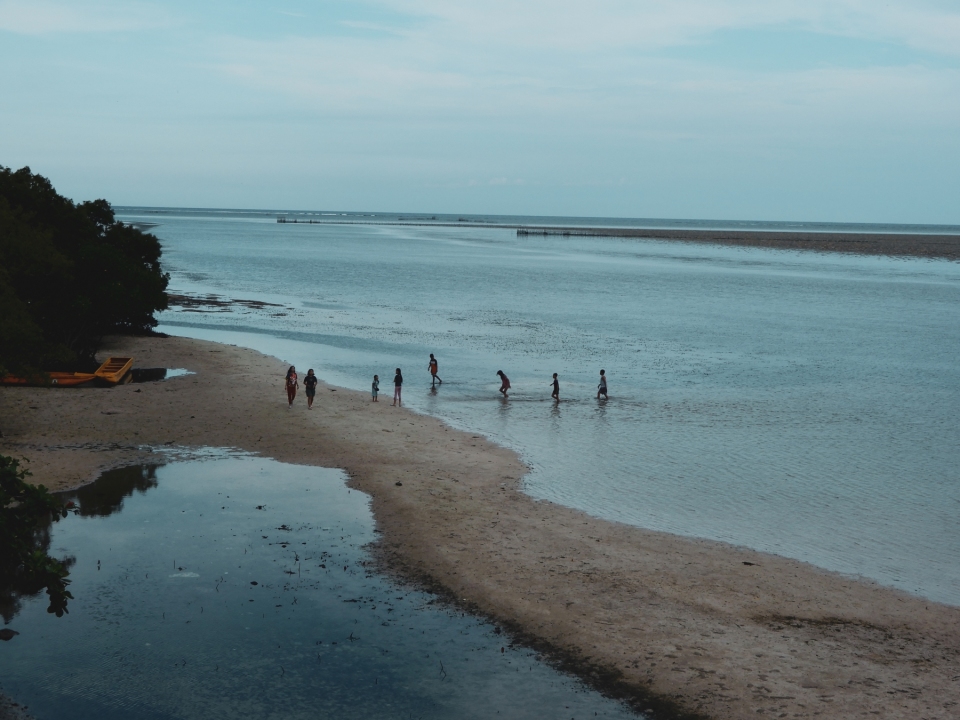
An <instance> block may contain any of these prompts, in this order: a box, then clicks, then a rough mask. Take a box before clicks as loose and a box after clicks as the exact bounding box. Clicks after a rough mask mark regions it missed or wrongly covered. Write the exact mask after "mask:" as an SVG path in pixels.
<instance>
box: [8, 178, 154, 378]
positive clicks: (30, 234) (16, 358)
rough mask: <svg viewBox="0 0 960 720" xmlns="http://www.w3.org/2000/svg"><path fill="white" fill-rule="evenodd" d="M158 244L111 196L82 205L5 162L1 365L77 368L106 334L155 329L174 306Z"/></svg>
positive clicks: (87, 362)
mask: <svg viewBox="0 0 960 720" xmlns="http://www.w3.org/2000/svg"><path fill="white" fill-rule="evenodd" d="M161 252H162V251H161V246H160V241H159V240H158V239H157V238H156V237H155V236H153V235H150V234H148V233H144V232H142V231H140V230H137V229H136V228H133V227H130V226H127V225H124V224H123V223H121V222H118V221H117V220H116V218H115V217H114V214H113V209H112V208H111V207H110V205H109V203H107V201H106V200H94V201H92V202H84V203H80V204H76V203H73V202H72V201H70V200H68V199H67V198H65V197H63V196H61V195H59V194H58V193H57V192H56V190H54V188H53V185H52V184H51V183H50V181H49V180H47V179H46V178H44V177H42V176H40V175H36V174H34V173H32V172H31V171H30V168H27V167H25V168H22V169H20V170H17V171H13V170H10V169H9V168H5V167H2V166H0V373H6V372H13V373H31V372H36V371H38V370H53V369H76V368H77V367H79V366H82V365H90V364H92V363H93V358H94V355H95V354H96V352H97V350H98V348H99V346H100V344H101V342H102V340H103V337H104V336H105V335H108V334H111V333H130V334H136V333H148V332H150V331H152V329H153V328H154V327H156V324H157V321H156V318H155V317H154V313H156V312H157V311H159V310H163V309H165V308H166V307H167V296H166V288H167V283H168V281H169V276H168V275H167V274H165V273H164V272H163V270H162V268H161V266H160V257H161Z"/></svg>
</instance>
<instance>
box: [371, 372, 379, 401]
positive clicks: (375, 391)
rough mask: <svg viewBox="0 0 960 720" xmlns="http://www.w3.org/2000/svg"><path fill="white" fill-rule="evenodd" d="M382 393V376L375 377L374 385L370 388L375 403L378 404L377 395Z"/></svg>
mask: <svg viewBox="0 0 960 720" xmlns="http://www.w3.org/2000/svg"><path fill="white" fill-rule="evenodd" d="M379 392H380V376H379V375H374V376H373V384H372V385H371V386H370V394H371V395H372V396H373V401H374V402H377V394H378V393H379Z"/></svg>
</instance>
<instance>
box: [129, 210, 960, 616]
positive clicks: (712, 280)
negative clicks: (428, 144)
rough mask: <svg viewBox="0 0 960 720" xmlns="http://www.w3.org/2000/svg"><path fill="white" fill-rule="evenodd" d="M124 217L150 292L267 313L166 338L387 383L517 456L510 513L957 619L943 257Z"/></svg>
mask: <svg viewBox="0 0 960 720" xmlns="http://www.w3.org/2000/svg"><path fill="white" fill-rule="evenodd" d="M127 218H128V219H132V220H150V221H152V222H159V223H160V224H159V226H158V227H156V228H155V229H154V232H155V233H156V234H157V235H158V236H159V237H160V238H161V240H162V241H163V243H164V253H165V254H164V258H165V261H166V264H167V267H168V268H169V269H170V270H171V272H172V274H173V280H172V285H171V289H172V290H173V291H174V292H186V293H200V294H202V293H217V294H219V295H220V296H222V297H224V298H239V299H247V300H251V299H253V300H263V301H267V302H272V303H276V304H277V305H276V307H265V308H259V309H257V308H254V307H250V306H243V305H240V306H234V307H232V308H211V310H212V311H211V312H198V311H197V310H202V308H192V309H191V308H181V309H174V310H172V311H170V312H167V313H164V315H163V316H162V323H163V329H165V330H167V331H168V332H172V333H175V334H181V335H189V336H195V337H205V338H210V339H217V340H223V341H225V342H231V343H236V344H242V345H247V346H250V347H255V348H257V349H260V350H263V351H266V352H269V353H272V354H275V355H277V356H279V357H281V358H283V359H284V360H287V361H290V362H293V363H296V364H297V365H298V366H299V367H301V369H303V368H306V367H314V368H315V369H316V370H317V372H318V374H319V375H320V376H321V377H323V378H325V379H328V380H330V381H331V382H334V383H337V384H341V385H345V386H348V387H354V388H357V389H368V388H369V383H370V380H371V379H372V376H373V374H374V373H378V374H379V375H380V378H381V387H382V388H383V389H384V390H385V392H384V394H386V395H389V391H390V388H389V385H390V379H391V378H392V376H393V368H395V367H397V366H401V367H402V368H403V369H404V375H405V378H406V385H405V388H404V398H405V400H406V402H407V403H408V404H409V405H410V406H411V407H413V408H415V409H417V410H420V411H423V412H428V413H431V414H434V415H437V416H440V417H443V418H445V419H447V420H449V421H450V422H452V423H453V424H455V425H458V426H461V427H465V428H469V429H471V430H475V431H481V432H483V433H485V434H487V435H489V436H491V437H493V438H495V439H496V440H498V441H500V442H502V443H504V444H506V445H508V446H510V447H513V448H516V449H517V450H518V451H520V452H521V453H522V455H523V457H524V458H525V459H526V461H527V462H529V463H530V464H531V465H532V467H533V468H534V470H533V473H532V474H531V475H530V476H529V478H528V480H527V485H526V489H527V491H528V492H529V493H530V494H532V495H534V496H535V497H541V498H548V499H551V500H555V501H557V502H561V503H564V504H566V505H570V506H573V507H578V508H582V509H584V510H586V511H588V512H590V513H593V514H595V515H598V516H601V517H605V518H610V519H614V520H619V521H622V522H626V523H632V524H636V525H639V526H643V527H648V528H653V529H657V530H666V531H670V532H676V533H681V534H685V535H692V536H698V537H706V538H713V539H718V540H724V541H727V542H731V543H735V544H743V545H748V546H751V547H754V548H758V549H761V550H768V551H772V552H776V553H779V554H782V555H787V556H790V557H795V558H800V559H802V560H807V561H810V562H813V563H816V564H818V565H821V566H823V567H827V568H830V569H834V570H838V571H841V572H845V573H852V574H862V575H864V576H868V577H871V578H875V579H877V580H880V581H881V582H884V583H887V584H890V585H893V586H896V587H899V588H902V589H905V590H908V591H911V592H916V593H920V594H922V595H925V596H928V597H930V598H933V599H937V600H941V601H945V602H950V603H954V604H960V562H958V561H957V559H958V557H960V523H958V522H957V517H958V512H960V472H958V470H957V468H958V467H960V442H958V441H960V432H958V429H957V428H958V424H957V420H958V408H960V366H958V363H957V354H958V351H960V264H956V263H950V262H946V261H929V260H919V259H916V260H914V259H891V258H881V257H856V256H848V255H830V254H820V253H801V252H789V251H777V250H766V249H754V248H733V247H721V246H710V245H700V244H684V243H668V242H658V241H642V240H629V239H628V240H621V239H604V238H569V237H568V238H563V237H549V238H542V237H541V238H537V237H524V238H518V237H516V235H515V233H514V232H512V231H510V230H504V229H493V228H482V227H430V226H424V227H413V226H406V227H404V226H377V225H349V226H337V225H292V224H277V223H276V222H275V221H274V219H273V218H267V217H260V218H258V217H253V216H232V215H231V214H229V213H219V214H212V213H207V214H205V213H203V212H192V213H188V214H178V213H177V212H176V211H169V212H166V213H159V214H150V215H145V214H142V213H141V214H137V213H134V212H131V213H130V214H129V215H128V216H127ZM429 352H434V353H436V354H437V357H438V358H439V361H440V376H441V377H442V378H443V379H444V383H443V385H442V387H440V388H439V389H438V390H437V391H435V392H434V391H433V390H431V387H430V377H429V374H428V373H427V371H426V364H427V357H428V353H429ZM600 368H605V369H606V371H607V375H608V377H609V378H610V380H609V387H610V399H609V401H606V402H604V401H597V400H596V398H595V393H596V385H597V381H598V373H599V370H600ZM498 369H502V370H504V371H505V372H506V373H507V375H508V376H509V377H510V379H511V381H512V383H513V388H514V391H513V393H512V394H511V396H510V399H509V400H507V401H504V400H502V399H501V398H500V397H499V395H498V394H497V392H496V389H497V387H498V386H499V385H498V382H497V378H496V376H495V374H494V373H495V372H496V370H498ZM554 372H557V373H559V376H560V383H561V398H562V402H561V403H560V404H559V405H554V404H553V403H552V402H551V401H550V385H549V383H550V377H551V374H552V373H554ZM277 401H278V402H282V401H283V400H282V398H280V397H278V399H277Z"/></svg>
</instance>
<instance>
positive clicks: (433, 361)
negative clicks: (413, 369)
mask: <svg viewBox="0 0 960 720" xmlns="http://www.w3.org/2000/svg"><path fill="white" fill-rule="evenodd" d="M427 369H428V370H429V371H430V375H431V376H432V377H433V382H432V383H430V387H433V386H434V385H436V384H437V383H440V384H441V385H443V380H441V379H440V376H439V375H437V370H438V369H439V366H438V364H437V359H436V358H435V357H434V356H433V353H430V364H429V365H427Z"/></svg>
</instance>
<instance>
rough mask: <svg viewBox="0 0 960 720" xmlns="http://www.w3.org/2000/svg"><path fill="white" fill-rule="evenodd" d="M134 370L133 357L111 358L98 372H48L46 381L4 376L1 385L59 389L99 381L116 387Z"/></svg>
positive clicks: (40, 378) (37, 378) (0, 378)
mask: <svg viewBox="0 0 960 720" xmlns="http://www.w3.org/2000/svg"><path fill="white" fill-rule="evenodd" d="M131 368H133V358H132V357H109V358H107V359H106V361H105V362H104V363H103V364H102V365H101V366H100V367H99V368H97V371H96V372H92V373H79V372H72V373H71V372H48V373H46V377H47V378H48V380H44V379H43V377H19V376H17V375H4V376H3V377H0V385H39V386H41V387H42V386H45V385H56V386H57V387H75V386H77V385H83V384H85V383H88V382H90V381H91V380H98V381H100V382H104V383H107V384H109V385H116V384H117V383H120V382H123V380H124V379H125V378H126V377H127V375H128V374H129V373H130V370H131Z"/></svg>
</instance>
